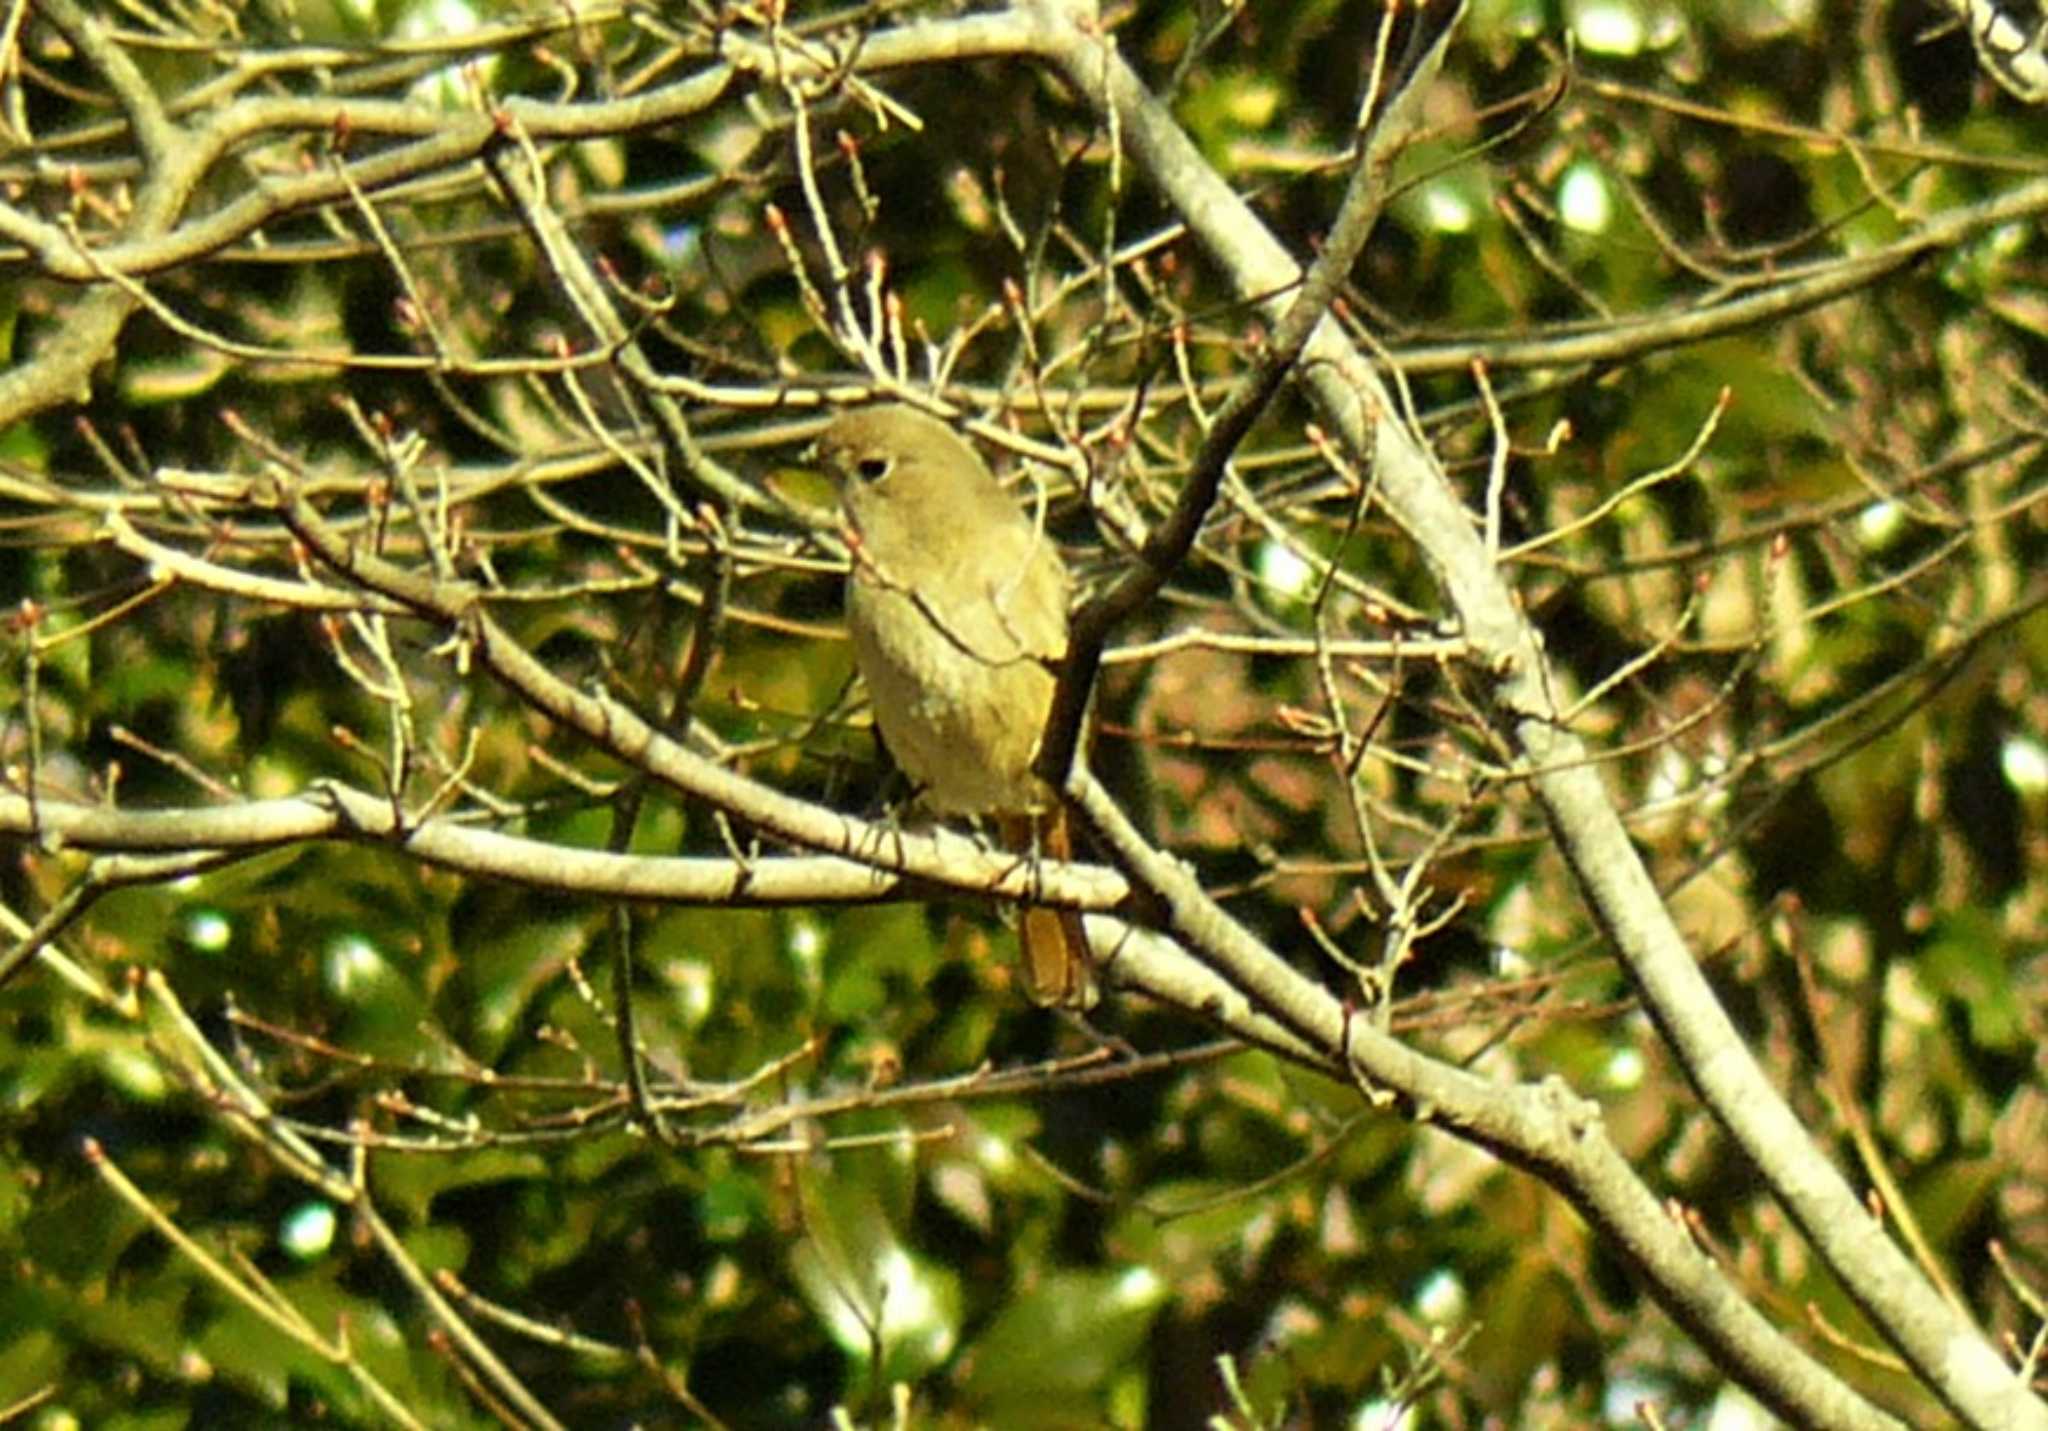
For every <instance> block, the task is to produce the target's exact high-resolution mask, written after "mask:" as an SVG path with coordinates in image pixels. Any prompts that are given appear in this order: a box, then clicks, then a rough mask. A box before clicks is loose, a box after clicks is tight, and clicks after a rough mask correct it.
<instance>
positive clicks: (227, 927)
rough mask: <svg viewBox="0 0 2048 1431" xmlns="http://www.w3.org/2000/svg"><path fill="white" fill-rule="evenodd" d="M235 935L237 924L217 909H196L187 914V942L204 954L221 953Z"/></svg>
mask: <svg viewBox="0 0 2048 1431" xmlns="http://www.w3.org/2000/svg"><path fill="white" fill-rule="evenodd" d="M234 937H235V926H234V923H233V921H231V920H230V919H229V918H228V917H227V916H226V915H225V914H223V913H221V912H220V911H219V910H217V909H194V910H190V911H188V912H187V913H186V915H185V942H186V943H187V944H189V945H191V946H192V947H193V948H194V949H197V950H199V951H200V952H201V953H203V954H219V953H221V952H222V951H223V950H225V949H226V948H227V947H228V945H229V943H230V942H231V941H232V940H233V939H234Z"/></svg>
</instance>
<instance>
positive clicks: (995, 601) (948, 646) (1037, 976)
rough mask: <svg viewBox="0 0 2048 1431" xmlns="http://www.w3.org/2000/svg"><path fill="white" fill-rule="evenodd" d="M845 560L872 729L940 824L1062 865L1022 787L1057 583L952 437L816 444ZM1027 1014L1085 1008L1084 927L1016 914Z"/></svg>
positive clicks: (841, 428)
mask: <svg viewBox="0 0 2048 1431" xmlns="http://www.w3.org/2000/svg"><path fill="white" fill-rule="evenodd" d="M816 450H817V453H818V458H819V462H820V464H821V465H822V466H823V467H824V468H825V470H826V472H827V473H828V474H829V475H830V476H831V477H832V478H833V480H834V481H835V482H836V483H837V484H838V487H839V494H840V504H841V507H842V509H843V510H844V512H845V515H846V521H847V526H848V545H849V547H850V548H851V551H852V556H853V570H852V575H851V577H850V578H849V580H848V583H847V595H846V619H847V626H848V629H849V630H850V632H851V634H852V637H853V654H854V660H855V662H856V663H857V664H858V666H859V667H860V673H861V677H862V679H863V680H865V681H866V682H867V687H868V694H869V695H870V697H871V698H872V700H873V702H874V711H875V724H876V725H877V726H879V727H880V728H881V732H882V740H883V743H884V744H886V745H887V746H888V748H889V753H890V755H892V756H893V757H895V760H896V763H897V764H898V765H899V766H901V767H902V769H903V772H904V773H905V774H906V775H908V776H909V777H910V779H911V780H912V781H913V782H915V783H916V784H917V786H918V787H919V788H920V789H921V790H922V791H923V793H924V796H925V799H926V801H927V803H928V804H929V805H930V806H931V808H932V809H933V810H935V811H937V812H939V813H940V814H955V815H987V816H992V817H993V818H994V820H995V824H996V830H997V838H998V839H999V840H1001V841H1002V843H1003V845H1004V846H1005V847H1006V848H1008V849H1012V850H1016V851H1017V852H1018V853H1020V854H1030V853H1036V854H1040V855H1043V856H1045V857H1047V858H1051V859H1066V858H1069V857H1070V855H1071V853H1072V845H1071V840H1070V837H1069V835H1068V833H1067V825H1066V819H1065V815H1064V812H1063V810H1062V809H1061V807H1060V804H1059V802H1058V800H1057V799H1055V798H1054V796H1053V793H1052V792H1051V791H1050V790H1049V789H1047V788H1046V785H1045V783H1044V782H1043V781H1042V780H1040V779H1039V778H1038V777H1037V776H1036V775H1034V774H1033V773H1032V770H1031V763H1032V760H1033V758H1034V757H1035V756H1036V755H1037V753H1038V742H1039V735H1040V733H1041V731H1042V730H1043V729H1044V726H1045V719H1046V714H1047V712H1048V711H1049V710H1050V709H1051V706H1052V697H1053V686H1054V672H1055V670H1056V668H1057V666H1058V663H1059V662H1060V660H1061V659H1062V658H1063V657H1064V656H1065V654H1066V649H1067V573H1066V568H1065V567H1064V566H1063V565H1062V564H1061V562H1060V558H1059V553H1058V552H1057V551H1056V550H1054V548H1053V543H1052V539H1051V537H1050V536H1048V535H1047V534H1046V533H1045V531H1044V530H1043V529H1042V528H1041V527H1039V526H1038V525H1037V524H1036V523H1034V522H1033V521H1031V520H1030V519H1029V518H1027V517H1026V516H1025V515H1024V513H1023V512H1022V511H1021V510H1020V509H1019V508H1018V506H1017V504H1016V503H1015V502H1013V501H1012V500H1011V499H1010V498H1009V496H1008V495H1007V494H1006V493H1005V492H1004V491H1003V489H1002V487H1001V486H1000V485H999V484H998V483H997V482H996V479H995V477H994V476H993V475H992V474H991V473H990V472H989V470H988V467H987V465H986V464H985V463H983V462H982V460H981V458H980V456H979V455H977V454H976V452H975V451H974V449H973V448H971V447H969V446H968V445H967V444H966V442H964V441H962V440H961V438H960V437H958V436H957V435H956V434H955V433H954V432H953V430H952V429H951V428H949V427H947V426H946V425H945V424H944V423H942V422H940V421H938V420H937V419H936V418H932V417H928V416H926V415H925V414H923V413H921V412H918V411H917V410H916V409H915V408H911V407H907V406H903V405H901V404H893V405H890V406H886V407H872V408H863V409H860V410H858V411H854V412H849V413H846V414H845V415H844V416H842V417H840V418H838V419H837V420H836V421H835V422H833V424H832V425H831V426H830V427H829V428H827V429H826V431H825V435H824V436H823V437H821V438H820V439H819V440H818V445H817V449H816ZM1019 935H1020V940H1021V942H1022V944H1023V949H1024V959H1023V970H1024V987H1025V991H1026V992H1027V993H1028V994H1029V995H1030V996H1031V998H1032V999H1033V1001H1034V1002H1037V1003H1040V1004H1058V1005H1064V1006H1068V1007H1078V1008H1086V1007H1088V1006H1089V1005H1090V1004H1092V1003H1093V1002H1094V1001H1095V997H1096V989H1095V981H1094V978H1093V976H1092V972H1091V970H1090V967H1089V963H1088V954H1087V949H1088V946H1087V941H1086V938H1085V936H1084V935H1083V933H1082V929H1081V918H1080V915H1079V914H1077V913H1075V912H1074V911H1071V910H1054V909H1046V908H1040V907H1032V906H1027V907H1026V908H1025V910H1024V913H1023V918H1022V920H1021V928H1020V931H1019Z"/></svg>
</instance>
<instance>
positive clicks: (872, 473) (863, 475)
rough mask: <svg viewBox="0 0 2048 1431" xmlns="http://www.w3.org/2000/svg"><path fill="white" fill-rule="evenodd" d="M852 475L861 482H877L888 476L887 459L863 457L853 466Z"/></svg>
mask: <svg viewBox="0 0 2048 1431" xmlns="http://www.w3.org/2000/svg"><path fill="white" fill-rule="evenodd" d="M853 472H854V475H855V476H856V477H858V478H860V480H861V481H863V482H879V481H881V480H882V479H883V478H884V477H887V476H888V475H889V459H888V458H886V457H863V458H861V460H860V461H858V462H856V463H854V464H853Z"/></svg>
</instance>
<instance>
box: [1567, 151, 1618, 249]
mask: <svg viewBox="0 0 2048 1431" xmlns="http://www.w3.org/2000/svg"><path fill="white" fill-rule="evenodd" d="M1557 214H1558V217H1559V218H1561V219H1563V220H1564V221H1565V224H1566V225H1567V226H1568V227H1570V228H1574V229H1576V230H1578V231H1579V232H1580V233H1582V234H1597V233H1605V232H1606V231H1607V227H1608V225H1609V224H1611V223H1612V222H1613V221H1614V196H1613V194H1612V193H1611V192H1610V190H1609V189H1608V186H1607V176H1606V175H1605V174H1603V173H1602V172H1601V171H1600V167H1599V166H1598V165H1597V164H1574V165H1572V167H1571V168H1570V169H1568V170H1566V171H1565V176H1564V182H1563V183H1561V184H1559V185H1558V186H1557Z"/></svg>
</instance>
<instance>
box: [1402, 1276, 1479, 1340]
mask: <svg viewBox="0 0 2048 1431" xmlns="http://www.w3.org/2000/svg"><path fill="white" fill-rule="evenodd" d="M1470 1300H1471V1299H1470V1297H1469V1296H1468V1295H1467V1294H1466V1291H1465V1282H1464V1279H1463V1278H1461V1277H1460V1276H1458V1274H1457V1273H1456V1272H1453V1271H1452V1270H1451V1269H1450V1268H1448V1267H1439V1268H1437V1269H1436V1271H1434V1272H1431V1273H1430V1274H1429V1275H1428V1276H1426V1277H1424V1278H1423V1279H1422V1281H1421V1283H1420V1285H1418V1286H1417V1287H1416V1289H1415V1296H1414V1297H1413V1299H1411V1305H1412V1306H1413V1307H1414V1309H1415V1315H1416V1316H1418V1317H1420V1318H1422V1320H1424V1321H1425V1322H1429V1323H1432V1324H1434V1325H1436V1326H1443V1325H1445V1324H1446V1323H1450V1322H1455V1321H1458V1320H1460V1319H1461V1318H1463V1317H1464V1315H1465V1309H1466V1307H1467V1306H1468V1305H1469V1303H1470Z"/></svg>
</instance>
